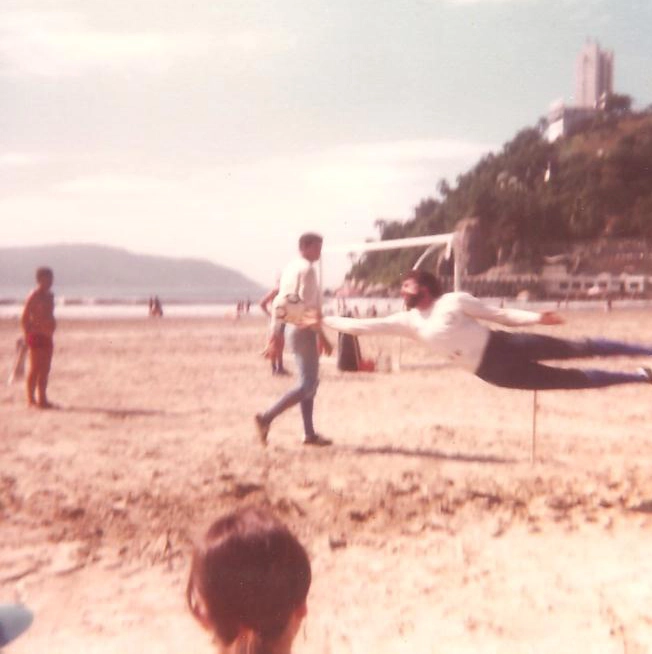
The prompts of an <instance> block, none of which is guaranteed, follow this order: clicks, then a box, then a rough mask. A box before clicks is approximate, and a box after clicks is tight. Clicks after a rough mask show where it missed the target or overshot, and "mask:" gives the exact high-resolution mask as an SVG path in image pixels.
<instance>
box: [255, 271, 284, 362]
mask: <svg viewBox="0 0 652 654" xmlns="http://www.w3.org/2000/svg"><path fill="white" fill-rule="evenodd" d="M277 295H278V283H277V284H276V286H275V287H274V288H273V289H272V290H271V291H268V292H267V293H265V295H264V296H263V297H262V299H261V300H260V302H259V303H258V305H259V306H260V308H261V309H262V310H263V313H265V314H266V315H268V316H269V317H270V318H271V317H272V314H271V312H270V310H269V307H270V305H271V303H272V302H273V301H274V298H275V297H276V296H277ZM272 326H273V329H276V332H277V334H278V343H277V347H276V348H275V352H274V356H272V357H270V358H271V361H272V375H288V374H290V373H288V371H287V370H286V369H285V367H284V366H283V349H284V348H285V323H284V322H280V321H272Z"/></svg>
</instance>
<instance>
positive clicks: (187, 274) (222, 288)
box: [0, 245, 266, 302]
mask: <svg viewBox="0 0 652 654" xmlns="http://www.w3.org/2000/svg"><path fill="white" fill-rule="evenodd" d="M39 266H49V267H50V268H52V269H53V270H54V278H55V283H54V290H55V293H56V295H57V296H58V297H65V298H67V299H91V298H92V299H98V300H105V301H108V300H126V301H138V300H147V299H148V298H149V297H150V296H152V295H158V296H159V297H160V298H161V300H163V302H166V301H167V302H235V301H237V300H246V299H247V298H250V299H252V300H257V299H258V298H259V297H260V296H261V295H262V294H263V293H264V292H265V290H266V289H263V288H262V287H261V286H259V285H258V284H256V282H254V281H252V280H250V279H248V278H247V277H245V276H244V275H242V274H241V273H239V272H237V271H235V270H232V269H230V268H225V267H224V266H219V265H217V264H214V263H211V262H210V261H205V260H200V259H174V258H169V257H160V256H151V255H146V254H135V253H133V252H128V251H127V250H122V249H119V248H112V247H105V246H101V245H45V246H39V247H14V248H0V299H2V300H5V301H6V300H17V299H19V300H22V299H23V298H24V297H25V295H26V294H27V293H28V291H29V290H30V289H31V288H32V287H33V286H34V272H35V270H36V268H38V267H39Z"/></svg>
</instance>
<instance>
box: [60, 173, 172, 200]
mask: <svg viewBox="0 0 652 654" xmlns="http://www.w3.org/2000/svg"><path fill="white" fill-rule="evenodd" d="M172 185H173V184H172V183H171V182H170V181H167V180H164V179H160V178H157V177H147V176H142V175H115V174H113V175H112V174H102V175H84V176H81V177H76V178H74V179H71V180H67V181H65V182H60V183H59V184H56V185H55V186H54V190H56V191H61V192H63V193H79V194H95V195H106V194H114V193H118V194H123V193H142V192H145V193H149V192H152V191H164V190H165V191H170V190H171V187H172Z"/></svg>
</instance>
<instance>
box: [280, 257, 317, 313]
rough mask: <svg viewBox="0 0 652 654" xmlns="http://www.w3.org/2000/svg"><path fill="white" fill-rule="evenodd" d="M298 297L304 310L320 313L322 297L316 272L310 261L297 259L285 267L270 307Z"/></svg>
mask: <svg viewBox="0 0 652 654" xmlns="http://www.w3.org/2000/svg"><path fill="white" fill-rule="evenodd" d="M294 294H296V295H298V296H299V297H300V298H301V299H302V300H303V305H304V307H305V308H306V309H318V310H319V311H321V305H322V295H321V289H320V288H319V281H318V279H317V271H316V270H315V267H314V266H313V265H312V263H311V262H310V261H308V260H307V259H304V258H303V257H297V258H296V259H293V260H292V261H290V263H289V264H288V265H287V266H285V268H284V269H283V272H282V273H281V279H280V281H279V285H278V294H277V295H276V297H275V298H274V300H273V302H272V307H274V308H275V307H276V306H278V304H279V303H280V302H282V301H283V300H284V298H285V297H286V296H288V295H294ZM274 316H275V312H274V311H272V326H274V324H275V323H276V318H274Z"/></svg>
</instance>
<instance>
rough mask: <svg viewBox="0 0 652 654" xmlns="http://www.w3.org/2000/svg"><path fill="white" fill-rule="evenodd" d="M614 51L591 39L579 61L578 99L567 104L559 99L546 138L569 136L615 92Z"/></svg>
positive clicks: (576, 66) (577, 74) (550, 114)
mask: <svg viewBox="0 0 652 654" xmlns="http://www.w3.org/2000/svg"><path fill="white" fill-rule="evenodd" d="M613 64H614V54H613V51H611V50H602V49H601V48H600V46H599V44H598V43H594V42H592V41H588V42H587V43H586V44H585V45H584V47H583V48H582V51H581V52H580V54H579V55H578V56H577V60H576V62H575V102H574V105H573V106H571V107H567V106H566V105H565V104H564V101H563V100H556V101H555V102H553V103H552V104H551V105H550V108H549V110H548V128H547V130H546V138H547V139H548V141H550V142H551V143H552V142H553V141H555V140H557V139H558V138H559V137H560V136H566V135H567V134H569V133H570V132H572V131H573V129H574V128H575V127H577V126H578V125H580V124H581V123H583V122H585V121H587V120H589V119H590V118H591V117H592V116H593V115H594V114H595V113H596V112H597V111H599V110H600V109H603V108H604V102H605V100H606V99H607V98H608V97H609V95H611V94H612V93H613Z"/></svg>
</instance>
